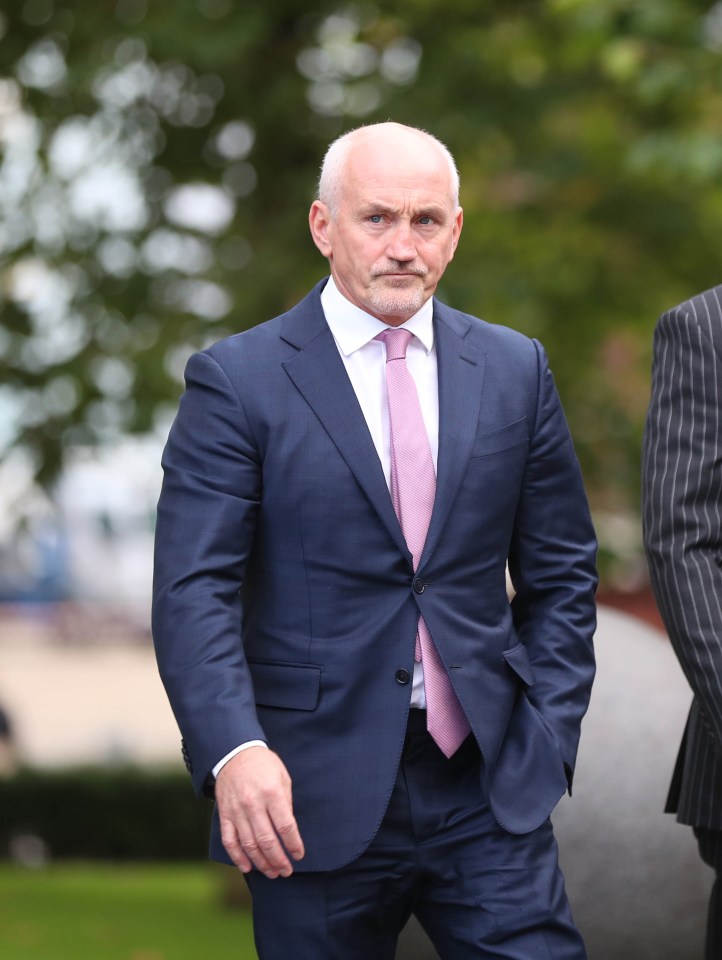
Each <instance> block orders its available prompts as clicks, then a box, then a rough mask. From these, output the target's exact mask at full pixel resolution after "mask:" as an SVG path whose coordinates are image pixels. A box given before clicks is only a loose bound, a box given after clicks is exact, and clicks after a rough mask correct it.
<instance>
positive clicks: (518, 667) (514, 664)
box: [504, 643, 536, 687]
mask: <svg viewBox="0 0 722 960" xmlns="http://www.w3.org/2000/svg"><path fill="white" fill-rule="evenodd" d="M504 659H505V660H506V662H507V663H508V664H509V666H510V667H511V669H512V670H513V671H514V673H515V674H516V675H517V676H518V677H520V679H522V680H523V681H524V683H525V684H526V685H527V686H528V687H531V686H532V684H533V683H534V681H535V680H536V677H535V676H534V668H533V667H532V665H531V661H530V660H529V654H528V653H527V652H526V647H525V646H524V644H523V643H517V644H516V645H515V646H513V647H509V649H508V650H505V651H504Z"/></svg>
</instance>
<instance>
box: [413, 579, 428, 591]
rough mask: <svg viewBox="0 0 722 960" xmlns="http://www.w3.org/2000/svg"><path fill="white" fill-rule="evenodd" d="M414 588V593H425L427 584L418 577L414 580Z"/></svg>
mask: <svg viewBox="0 0 722 960" xmlns="http://www.w3.org/2000/svg"><path fill="white" fill-rule="evenodd" d="M413 587H414V593H423V592H424V590H425V589H426V584H425V583H424V581H423V580H419V578H418V577H417V578H416V580H414V583H413Z"/></svg>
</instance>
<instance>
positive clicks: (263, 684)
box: [248, 660, 321, 710]
mask: <svg viewBox="0 0 722 960" xmlns="http://www.w3.org/2000/svg"><path fill="white" fill-rule="evenodd" d="M248 666H249V669H250V671H251V676H252V677H253V689H254V692H255V698H256V703H257V704H258V705H259V706H263V707H283V708H285V709H287V710H315V709H316V706H317V705H318V698H319V694H320V691H321V668H320V667H319V666H316V665H315V664H312V663H310V664H309V663H282V662H279V661H273V660H249V661H248Z"/></svg>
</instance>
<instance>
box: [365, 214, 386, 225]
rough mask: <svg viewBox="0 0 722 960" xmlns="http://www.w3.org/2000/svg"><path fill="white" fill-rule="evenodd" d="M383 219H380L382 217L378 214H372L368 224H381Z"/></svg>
mask: <svg viewBox="0 0 722 960" xmlns="http://www.w3.org/2000/svg"><path fill="white" fill-rule="evenodd" d="M383 219H384V218H383V217H382V215H381V214H380V213H372V214H371V216H370V217H369V222H370V223H382V222H383Z"/></svg>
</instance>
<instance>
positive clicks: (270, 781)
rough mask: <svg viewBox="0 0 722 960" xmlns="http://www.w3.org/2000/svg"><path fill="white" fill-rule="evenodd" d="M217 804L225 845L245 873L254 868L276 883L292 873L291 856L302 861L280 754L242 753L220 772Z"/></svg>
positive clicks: (288, 780)
mask: <svg viewBox="0 0 722 960" xmlns="http://www.w3.org/2000/svg"><path fill="white" fill-rule="evenodd" d="M216 802H217V804H218V813H219V815H220V820H221V839H222V840H223V846H224V847H225V848H226V852H227V853H228V856H229V857H230V858H231V860H232V861H233V862H234V863H235V865H236V866H237V867H238V868H239V869H240V870H242V871H243V873H248V872H249V871H250V870H251V867H252V866H254V867H256V868H257V869H258V870H260V871H261V873H264V874H265V875H266V876H267V877H269V878H270V879H271V880H273V879H275V878H276V877H279V876H280V877H289V876H290V875H291V874H292V873H293V866H292V864H291V861H290V859H289V857H288V854H290V855H291V857H293V859H294V860H300V859H301V858H302V857H303V855H304V853H305V851H304V847H303V840H301V834H300V833H299V832H298V825H297V824H296V819H295V817H294V816H293V803H292V800H291V778H290V776H289V775H288V771H287V770H286V768H285V766H284V765H283V763H282V761H281V759H280V757H279V756H278V754H276V753H273V752H272V751H271V750H268V749H266V747H248V749H246V750H242V751H241V752H240V753H237V754H236V756H235V757H233V758H232V759H231V760H229V761H228V763H226V764H225V766H224V767H222V769H221V770H220V771H219V772H218V779H217V780H216Z"/></svg>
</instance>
